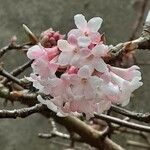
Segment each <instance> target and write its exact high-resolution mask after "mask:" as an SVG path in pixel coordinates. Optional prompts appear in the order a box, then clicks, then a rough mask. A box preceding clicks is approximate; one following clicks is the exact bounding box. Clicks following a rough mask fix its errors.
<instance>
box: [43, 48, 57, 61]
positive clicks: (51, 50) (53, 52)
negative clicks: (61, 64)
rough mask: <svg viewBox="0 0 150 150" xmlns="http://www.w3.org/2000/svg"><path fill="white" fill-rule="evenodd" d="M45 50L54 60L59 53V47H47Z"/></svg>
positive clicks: (50, 58)
mask: <svg viewBox="0 0 150 150" xmlns="http://www.w3.org/2000/svg"><path fill="white" fill-rule="evenodd" d="M45 51H46V52H47V55H48V58H49V60H52V59H53V58H54V57H56V56H57V55H58V54H59V50H58V47H57V46H55V47H52V48H45Z"/></svg>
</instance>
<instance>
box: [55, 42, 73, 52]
mask: <svg viewBox="0 0 150 150" xmlns="http://www.w3.org/2000/svg"><path fill="white" fill-rule="evenodd" d="M57 46H58V48H59V49H60V50H61V51H62V52H66V51H71V50H72V49H73V47H72V46H71V45H70V44H69V43H68V41H66V40H58V42H57Z"/></svg>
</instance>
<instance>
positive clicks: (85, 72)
mask: <svg viewBox="0 0 150 150" xmlns="http://www.w3.org/2000/svg"><path fill="white" fill-rule="evenodd" d="M91 74H92V73H91V72H90V68H89V67H88V66H87V65H85V66H83V67H82V68H80V69H79V71H78V76H79V77H81V78H88V77H90V76H91Z"/></svg>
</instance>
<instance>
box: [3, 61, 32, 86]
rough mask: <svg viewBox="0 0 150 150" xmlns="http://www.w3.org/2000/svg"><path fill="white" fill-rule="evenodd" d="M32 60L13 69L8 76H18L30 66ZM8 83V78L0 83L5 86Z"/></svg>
mask: <svg viewBox="0 0 150 150" xmlns="http://www.w3.org/2000/svg"><path fill="white" fill-rule="evenodd" d="M32 62H33V60H30V61H28V62H26V63H24V64H23V65H21V66H19V67H17V68H16V69H14V70H13V71H11V72H10V74H11V75H12V76H15V77H16V76H18V75H19V74H21V73H22V72H23V71H24V70H25V69H27V68H29V67H30V66H31V64H32ZM8 81H10V80H9V79H8V78H5V79H3V80H2V81H1V83H3V84H6V83H7V82H8Z"/></svg>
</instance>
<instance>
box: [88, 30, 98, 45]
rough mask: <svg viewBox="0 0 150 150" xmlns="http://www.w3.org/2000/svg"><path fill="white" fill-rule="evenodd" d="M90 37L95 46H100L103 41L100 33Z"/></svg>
mask: <svg viewBox="0 0 150 150" xmlns="http://www.w3.org/2000/svg"><path fill="white" fill-rule="evenodd" d="M89 37H90V38H91V42H92V43H93V44H99V43H100V40H101V35H100V33H99V32H94V33H90V34H89Z"/></svg>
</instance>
